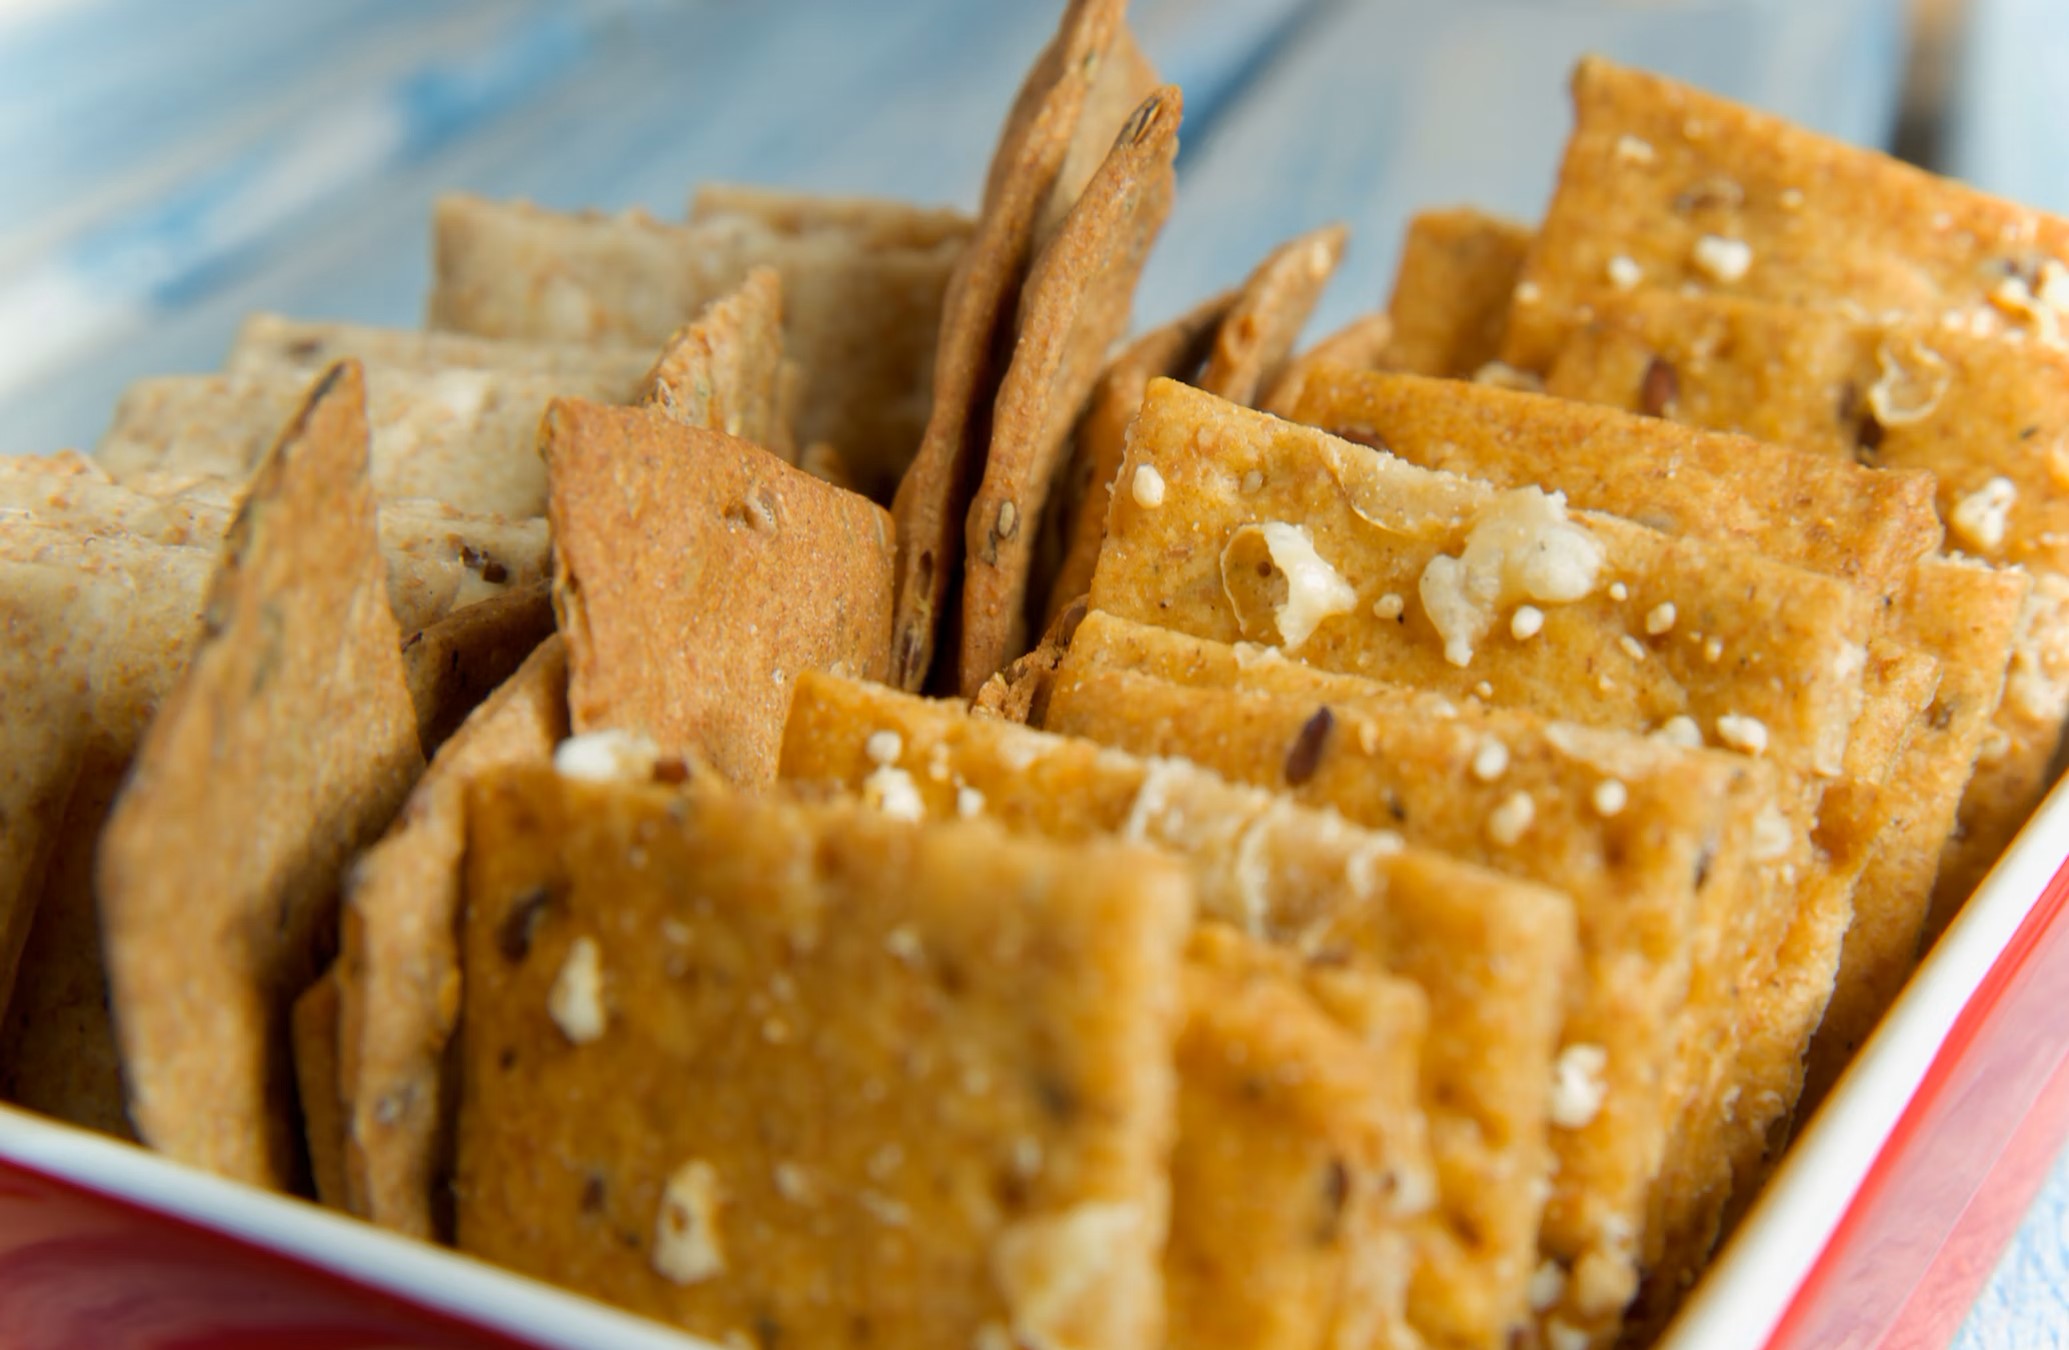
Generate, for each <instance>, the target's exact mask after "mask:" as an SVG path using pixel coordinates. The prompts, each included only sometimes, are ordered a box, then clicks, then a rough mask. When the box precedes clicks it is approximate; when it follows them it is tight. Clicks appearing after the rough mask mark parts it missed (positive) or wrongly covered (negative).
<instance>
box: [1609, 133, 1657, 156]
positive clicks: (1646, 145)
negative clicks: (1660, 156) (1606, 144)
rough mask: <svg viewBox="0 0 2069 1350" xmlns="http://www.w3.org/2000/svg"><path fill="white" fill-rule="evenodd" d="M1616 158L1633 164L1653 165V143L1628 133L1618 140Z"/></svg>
mask: <svg viewBox="0 0 2069 1350" xmlns="http://www.w3.org/2000/svg"><path fill="white" fill-rule="evenodd" d="M1616 157H1617V158H1618V159H1621V160H1624V161H1625V162H1627V163H1631V164H1650V163H1652V142H1651V141H1647V140H1641V139H1639V138H1638V137H1636V136H1633V135H1631V134H1630V133H1628V132H1626V133H1625V134H1624V135H1621V136H1619V137H1617V138H1616Z"/></svg>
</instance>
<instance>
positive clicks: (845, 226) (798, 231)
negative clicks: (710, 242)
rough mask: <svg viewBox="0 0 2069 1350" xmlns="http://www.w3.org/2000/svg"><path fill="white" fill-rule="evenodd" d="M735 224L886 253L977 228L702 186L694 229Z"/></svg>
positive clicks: (836, 202)
mask: <svg viewBox="0 0 2069 1350" xmlns="http://www.w3.org/2000/svg"><path fill="white" fill-rule="evenodd" d="M1129 106H1130V107H1133V106H1134V103H1133V102H1131V103H1130V104H1129ZM734 218H744V219H747V220H751V221H753V222H755V223H756V224H759V225H760V226H762V227H763V228H765V229H768V230H771V231H773V232H775V233H776V234H779V235H787V236H797V237H802V236H805V235H813V234H819V233H823V232H833V233H839V234H845V235H852V236H854V237H856V238H857V239H859V240H861V241H862V242H863V243H865V244H867V245H869V246H870V247H872V248H880V249H899V248H934V247H936V246H938V245H941V244H959V243H966V242H968V240H969V238H970V230H971V228H972V225H973V222H972V221H971V219H970V217H968V216H967V215H965V214H963V213H962V212H961V211H957V210H954V209H952V208H949V207H944V206H915V205H913V204H912V203H910V202H901V201H893V200H891V199H889V198H885V197H843V196H836V195H829V194H827V193H823V192H799V191H796V190H795V189H792V188H782V187H766V186H763V185H761V184H758V183H699V184H698V185H697V189H696V191H695V192H694V193H692V194H691V196H690V213H689V222H690V224H692V225H703V224H708V223H710V222H713V221H719V220H727V219H734Z"/></svg>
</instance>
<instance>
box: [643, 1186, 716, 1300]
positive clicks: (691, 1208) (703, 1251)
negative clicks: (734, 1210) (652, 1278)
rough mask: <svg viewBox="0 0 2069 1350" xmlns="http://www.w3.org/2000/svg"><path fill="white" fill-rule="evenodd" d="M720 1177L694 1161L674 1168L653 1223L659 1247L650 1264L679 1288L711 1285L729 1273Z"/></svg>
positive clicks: (663, 1191) (662, 1193) (650, 1256)
mask: <svg viewBox="0 0 2069 1350" xmlns="http://www.w3.org/2000/svg"><path fill="white" fill-rule="evenodd" d="M718 1203H719V1195H718V1172H717V1170H716V1169H714V1168H713V1167H712V1165H711V1164H710V1163H708V1162H704V1161H702V1160H693V1161H691V1162H686V1163H684V1164H683V1165H682V1166H681V1167H678V1168H676V1169H675V1171H674V1173H673V1174H672V1175H670V1176H669V1178H668V1184H667V1185H666V1186H665V1187H663V1188H662V1190H661V1209H660V1213H659V1214H657V1215H656V1216H655V1219H654V1248H653V1251H652V1253H651V1254H650V1255H649V1257H648V1260H649V1261H650V1262H651V1263H652V1264H653V1267H654V1271H655V1273H656V1274H658V1275H660V1276H661V1278H662V1279H664V1280H668V1281H670V1282H672V1283H674V1284H695V1283H697V1281H699V1280H708V1279H710V1278H711V1277H712V1276H714V1275H717V1274H719V1273H720V1272H721V1271H723V1270H724V1269H725V1268H726V1254H725V1249H724V1248H722V1247H721V1246H720V1245H719V1240H718Z"/></svg>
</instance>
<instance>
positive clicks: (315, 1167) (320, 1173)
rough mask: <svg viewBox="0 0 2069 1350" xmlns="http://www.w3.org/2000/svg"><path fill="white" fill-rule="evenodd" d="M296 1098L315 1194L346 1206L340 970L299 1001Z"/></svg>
mask: <svg viewBox="0 0 2069 1350" xmlns="http://www.w3.org/2000/svg"><path fill="white" fill-rule="evenodd" d="M291 1034H292V1036H293V1038H294V1059H295V1096H296V1099H297V1101H298V1102H299V1103H300V1105H301V1111H302V1135H303V1138H304V1139H305V1140H306V1141H307V1145H308V1149H309V1173H310V1177H311V1179H312V1180H313V1181H314V1182H315V1184H316V1198H317V1199H318V1200H320V1201H322V1202H323V1203H324V1204H326V1205H329V1206H330V1207H331V1208H333V1209H343V1208H344V1207H345V1115H344V1111H343V1109H342V1107H341V1106H340V1104H339V1102H338V972H337V967H335V966H333V967H332V968H331V969H329V970H326V971H325V972H323V976H322V978H320V979H318V980H317V981H316V983H314V984H312V985H310V986H309V987H308V988H307V989H305V990H303V991H302V996H301V997H300V998H298V999H296V1000H295V1006H294V1014H293V1020H292V1031H291Z"/></svg>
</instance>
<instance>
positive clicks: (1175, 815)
mask: <svg viewBox="0 0 2069 1350" xmlns="http://www.w3.org/2000/svg"><path fill="white" fill-rule="evenodd" d="M1094 640H1096V639H1094ZM885 733H888V738H895V741H896V747H897V748H896V750H895V752H894V753H890V754H888V755H886V754H885V753H884V751H885V749H886V747H887V746H888V739H887V737H886V735H885ZM872 750H874V751H876V755H875V756H873V755H872ZM783 773H784V776H785V778H787V779H790V780H793V781H797V782H801V783H805V784H808V785H821V786H824V785H834V786H837V787H843V788H848V789H852V790H856V791H860V792H862V793H863V794H865V796H872V797H875V798H876V799H879V800H881V799H885V798H886V797H887V796H896V797H899V798H901V799H902V798H904V797H905V795H906V790H907V789H909V790H910V793H911V805H912V806H913V807H914V808H915V809H917V810H919V811H920V812H922V813H923V814H924V816H925V817H927V818H934V819H944V820H945V819H953V818H955V817H956V816H959V815H962V814H965V813H970V812H977V813H981V814H983V815H984V816H986V817H988V818H990V819H993V820H997V821H999V822H1000V823H1002V824H1004V825H1006V826H1007V827H1009V828H1011V829H1013V830H1016V831H1026V832H1033V833H1037V834H1043V835H1048V836H1051V837H1055V838H1059V839H1064V840H1077V839H1084V838H1088V837H1097V836H1100V835H1118V836H1121V837H1123V838H1126V839H1129V840H1131V841H1135V842H1142V843H1149V844H1154V845H1156V846H1158V847H1161V848H1164V849H1167V850H1169V851H1170V852H1171V853H1172V854H1173V855H1174V856H1176V857H1178V858H1180V859H1181V860H1183V861H1184V862H1185V864H1186V866H1187V867H1188V869H1189V870H1190V871H1191V873H1192V877H1193V884H1194V888H1195V891H1196V893H1197V895H1198V899H1199V904H1200V910H1201V913H1202V914H1203V915H1204V916H1207V917H1211V918H1213V919H1217V920H1220V921H1222V922H1225V923H1229V924H1234V925H1240V926H1241V927H1243V928H1244V929H1246V930H1248V931H1250V932H1252V933H1255V934H1258V935H1261V936H1263V937H1266V938H1269V939H1270V940H1272V941H1273V942H1275V943H1278V944H1280V945H1283V946H1285V947H1286V948H1287V949H1289V950H1290V951H1293V952H1296V953H1298V954H1300V955H1301V956H1303V957H1305V958H1307V959H1308V960H1310V961H1312V962H1316V963H1330V964H1333V963H1339V962H1342V961H1348V960H1356V961H1359V962H1364V963H1369V964H1371V965H1374V966H1377V967H1379V968H1382V969H1385V970H1387V971H1390V972H1392V973H1393V974H1396V975H1398V976H1401V977H1403V978H1406V979H1409V980H1412V981H1414V982H1415V983H1416V985H1417V986H1418V987H1419V988H1420V989H1421V990H1422V991H1423V994H1424V997H1425V998H1426V999H1427V1001H1428V1004H1429V1008H1430V1012H1431V1016H1432V1018H1433V1025H1434V1026H1435V1027H1437V1028H1438V1029H1439V1034H1438V1035H1436V1036H1434V1037H1432V1038H1431V1039H1430V1040H1429V1041H1428V1042H1427V1043H1426V1044H1425V1046H1424V1049H1423V1054H1422V1057H1421V1087H1420V1099H1421V1102H1422V1104H1423V1110H1424V1111H1425V1113H1426V1114H1427V1116H1428V1119H1429V1124H1430V1130H1431V1141H1432V1144H1433V1147H1434V1149H1435V1156H1436V1163H1437V1180H1436V1195H1435V1202H1436V1207H1435V1209H1434V1210H1433V1211H1431V1212H1430V1213H1429V1214H1428V1215H1426V1216H1425V1218H1424V1221H1423V1222H1422V1223H1420V1224H1418V1225H1417V1226H1416V1228H1415V1229H1414V1230H1413V1232H1412V1233H1411V1238H1412V1241H1413V1243H1414V1251H1415V1262H1416V1267H1417V1269H1416V1273H1415V1275H1414V1276H1413V1278H1412V1281H1411V1284H1410V1287H1409V1296H1408V1297H1409V1307H1408V1311H1409V1317H1410V1320H1411V1321H1412V1322H1414V1324H1415V1325H1416V1326H1417V1327H1419V1328H1420V1329H1422V1330H1423V1331H1424V1332H1425V1333H1427V1334H1428V1335H1429V1336H1431V1337H1432V1339H1433V1340H1434V1341H1435V1342H1436V1343H1438V1344H1453V1343H1469V1344H1491V1343H1494V1342H1495V1341H1498V1340H1499V1339H1500V1337H1501V1336H1503V1335H1505V1334H1506V1328H1507V1327H1508V1326H1509V1325H1510V1324H1511V1322H1512V1320H1513V1319H1514V1318H1516V1317H1517V1316H1519V1315H1520V1314H1519V1309H1520V1296H1521V1293H1520V1291H1521V1283H1520V1282H1521V1280H1522V1278H1523V1277H1524V1276H1525V1275H1527V1272H1528V1268H1529V1264H1530V1263H1529V1261H1528V1256H1529V1254H1530V1252H1531V1250H1532V1249H1533V1246H1534V1243H1535V1239H1536V1231H1537V1222H1538V1206H1539V1201H1538V1200H1537V1198H1536V1197H1535V1195H1534V1190H1535V1186H1534V1183H1533V1182H1532V1181H1531V1179H1532V1178H1542V1177H1543V1176H1545V1174H1546V1167H1547V1162H1548V1158H1549V1155H1548V1153H1547V1151H1546V1140H1545V1123H1544V1112H1545V1085H1546V1083H1547V1082H1548V1081H1549V1078H1550V1072H1551V1062H1552V1054H1553V1051H1554V1049H1555V1048H1556V1044H1557V1040H1558V1035H1559V1030H1560V1027H1561V1025H1562V1024H1563V1022H1564V1019H1565V1015H1566V1008H1567V999H1566V993H1565V986H1566V983H1567V980H1568V978H1569V975H1570V973H1571V971H1572V968H1573V964H1574V935H1573V906H1572V903H1571V902H1570V901H1569V900H1567V899H1566V897H1565V896H1563V895H1559V894H1556V893H1554V892H1551V891H1549V890H1546V889H1543V888H1541V887H1537V886H1533V885H1530V884H1527V883H1525V882H1522V881H1518V880H1515V879H1513V878H1509V877H1504V876H1500V875H1498V874H1495V873H1492V872H1489V871H1487V870H1486V869H1483V868H1479V867H1474V866H1471V865H1468V864H1465V863H1461V862H1457V861H1454V860H1452V859H1450V858H1446V857H1444V856H1442V855H1440V854H1435V853H1431V852H1429V851H1427V850H1425V849H1421V848H1415V847H1405V848H1404V847H1403V846H1402V844H1401V841H1400V836H1398V835H1396V834H1394V833H1393V831H1392V829H1391V828H1386V827H1382V828H1375V829H1363V828H1356V827H1353V826H1350V825H1347V824H1345V823H1344V821H1343V820H1342V818H1341V817H1339V816H1337V815H1335V814H1334V813H1333V812H1327V811H1312V810H1308V809H1305V808H1301V807H1296V806H1291V805H1289V804H1287V803H1286V801H1285V800H1284V799H1283V798H1281V797H1278V796H1276V795H1274V794H1271V793H1267V792H1264V791H1260V790H1259V789H1257V788H1253V787H1243V786H1237V785H1234V784H1231V783H1229V782H1226V781H1224V780H1222V779H1220V778H1217V777H1216V776H1214V775H1213V774H1211V773H1208V772H1206V771H1205V770H1202V769H1198V768H1195V767H1193V766H1192V765H1191V764H1188V763H1186V762H1185V761H1183V760H1177V759H1157V760H1148V759H1141V758H1137V757H1135V756H1133V755H1128V754H1124V753H1121V752H1119V751H1115V750H1109V749H1106V748H1104V747H1101V746H1097V745H1095V744H1094V743H1093V742H1091V741H1087V740H1081V739H1074V738H1067V737H1060V736H1054V735H1048V734H1045V733H1043V732H1039V731H1034V730H1031V729H1029V728H1025V727H1021V726H1017V725H1012V724H1009V723H1005V722H1001V721H998V720H994V719H987V718H982V717H973V716H967V715H965V714H964V713H963V712H962V711H961V709H960V708H959V707H957V706H956V705H953V704H947V703H939V702H928V701H924V700H921V699H917V698H913V697H911V696H909V695H903V694H898V693H894V692H892V691H890V690H886V689H880V688H877V687H874V686H869V685H864V684H859V683H856V682H853V681H848V680H836V679H829V678H824V677H819V676H806V677H805V678H803V679H800V680H799V682H798V689H797V694H796V697H795V698H794V699H793V700H792V703H791V713H790V721H789V724H788V725H787V727H786V728H785V731H784V748H783ZM1388 824H1389V826H1390V825H1391V822H1389V823H1388ZM1461 1234H1476V1235H1478V1239H1477V1240H1468V1239H1466V1238H1462V1237H1461V1236H1460V1235H1461Z"/></svg>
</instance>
